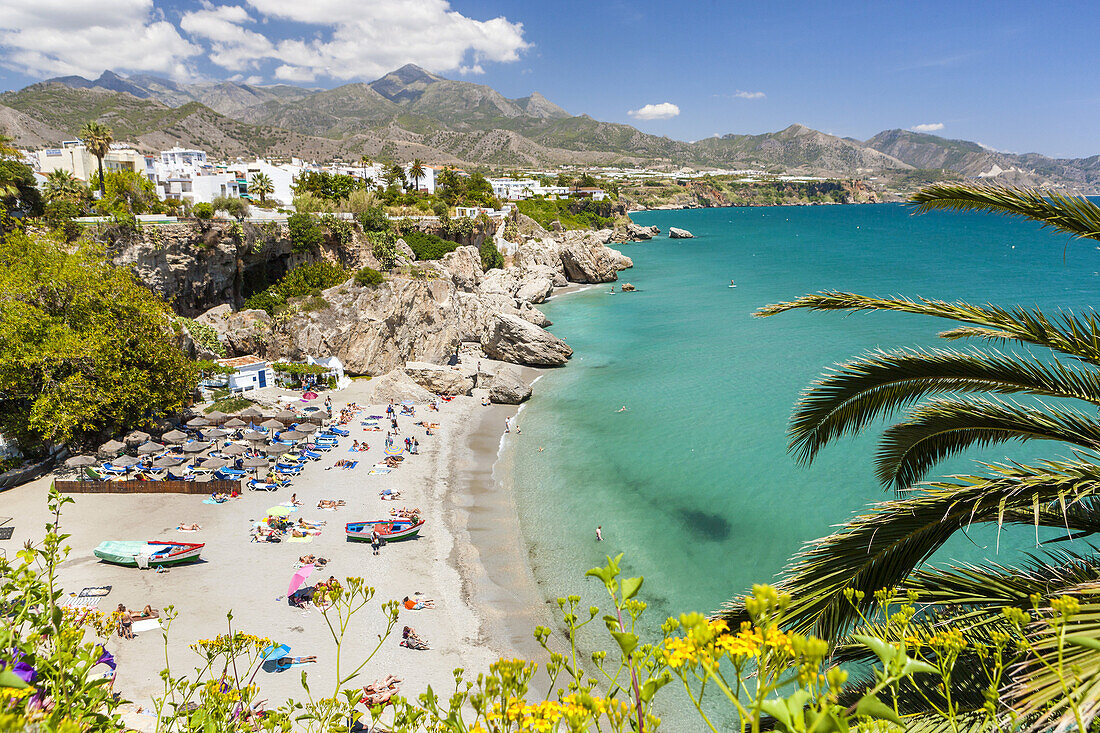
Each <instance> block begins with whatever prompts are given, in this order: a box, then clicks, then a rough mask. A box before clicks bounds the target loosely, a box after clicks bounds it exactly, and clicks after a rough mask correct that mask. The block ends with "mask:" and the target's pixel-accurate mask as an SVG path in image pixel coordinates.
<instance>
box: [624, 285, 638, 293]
mask: <svg viewBox="0 0 1100 733" xmlns="http://www.w3.org/2000/svg"><path fill="white" fill-rule="evenodd" d="M622 290H623V292H624V293H633V292H634V291H635V290H637V288H636V287H634V286H633V285H631V284H630V283H623V288H622Z"/></svg>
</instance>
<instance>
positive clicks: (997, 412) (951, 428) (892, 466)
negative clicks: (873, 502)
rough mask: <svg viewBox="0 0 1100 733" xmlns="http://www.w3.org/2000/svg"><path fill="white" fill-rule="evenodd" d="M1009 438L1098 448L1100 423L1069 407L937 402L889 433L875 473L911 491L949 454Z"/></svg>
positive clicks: (917, 409)
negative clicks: (914, 485) (910, 488)
mask: <svg viewBox="0 0 1100 733" xmlns="http://www.w3.org/2000/svg"><path fill="white" fill-rule="evenodd" d="M1042 407H1047V406H1046V405H1042ZM1010 440H1018V441H1028V440H1058V441H1063V442H1067V443H1071V444H1073V445H1076V446H1079V447H1081V448H1084V449H1087V450H1094V449H1096V448H1098V447H1100V422H1097V420H1096V419H1095V417H1094V416H1092V415H1087V414H1085V413H1084V412H1081V411H1079V410H1075V409H1072V408H1066V407H1060V408H1057V409H1056V408H1052V407H1047V409H1045V410H1044V409H1039V408H1038V407H1033V406H1025V405H1020V404H1016V403H1012V402H1006V401H1003V400H996V399H983V398H966V399H963V398H958V399H937V400H932V401H931V402H928V403H926V404H923V405H919V406H917V407H915V408H913V409H912V410H911V411H910V412H909V413H908V414H907V415H906V417H905V420H904V421H902V422H900V423H898V424H897V425H892V426H890V427H889V428H887V429H886V430H885V431H884V433H883V437H882V442H881V444H880V446H879V450H878V454H877V456H876V460H875V463H876V473H877V475H878V478H879V480H880V481H881V482H882V483H883V484H889V483H893V484H894V486H895V488H897V489H899V490H901V489H906V488H908V487H910V486H912V485H913V484H915V483H916V482H918V481H920V480H921V479H922V478H924V476H925V475H926V474H927V473H928V471H929V470H930V469H931V468H932V467H933V466H934V465H936V464H937V463H939V462H940V461H942V460H943V459H945V458H948V457H949V456H952V455H955V454H957V453H960V452H962V451H963V450H965V449H967V448H971V447H974V446H989V445H993V444H996V443H1004V442H1007V441H1010Z"/></svg>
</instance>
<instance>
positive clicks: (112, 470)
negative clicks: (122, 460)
mask: <svg viewBox="0 0 1100 733" xmlns="http://www.w3.org/2000/svg"><path fill="white" fill-rule="evenodd" d="M99 470H101V471H102V472H103V473H105V474H107V475H108V476H125V475H126V469H125V468H123V467H121V466H112V465H111V464H110V463H104V464H103V465H102V466H101V467H100V469H99Z"/></svg>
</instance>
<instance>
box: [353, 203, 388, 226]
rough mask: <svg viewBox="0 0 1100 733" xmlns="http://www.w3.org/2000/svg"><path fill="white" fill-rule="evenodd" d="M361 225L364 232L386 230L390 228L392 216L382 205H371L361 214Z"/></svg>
mask: <svg viewBox="0 0 1100 733" xmlns="http://www.w3.org/2000/svg"><path fill="white" fill-rule="evenodd" d="M359 225H360V226H361V227H363V231H364V232H384V231H386V230H387V229H389V228H390V218H389V217H388V216H386V212H385V211H384V210H383V209H382V207H381V206H371V207H370V208H368V209H367V210H366V211H364V212H363V213H362V214H360V215H359Z"/></svg>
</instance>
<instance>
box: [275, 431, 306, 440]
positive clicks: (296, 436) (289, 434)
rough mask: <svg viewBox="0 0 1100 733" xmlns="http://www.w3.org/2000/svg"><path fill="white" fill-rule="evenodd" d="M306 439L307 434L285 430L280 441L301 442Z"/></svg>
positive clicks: (280, 435) (280, 434)
mask: <svg viewBox="0 0 1100 733" xmlns="http://www.w3.org/2000/svg"><path fill="white" fill-rule="evenodd" d="M304 437H306V434H305V433H300V432H298V431H297V430H284V431H283V432H281V433H279V440H301V439H302V438H304Z"/></svg>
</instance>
